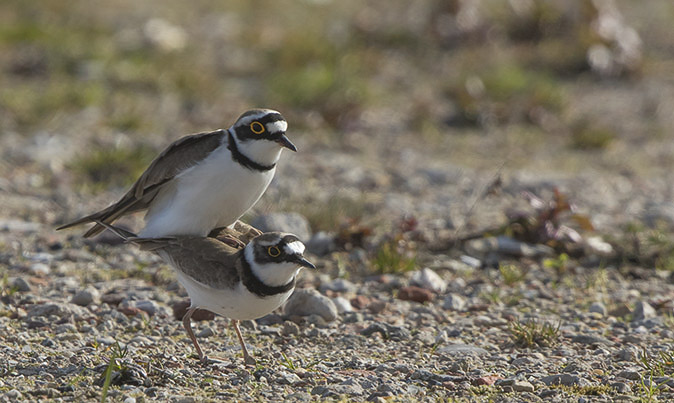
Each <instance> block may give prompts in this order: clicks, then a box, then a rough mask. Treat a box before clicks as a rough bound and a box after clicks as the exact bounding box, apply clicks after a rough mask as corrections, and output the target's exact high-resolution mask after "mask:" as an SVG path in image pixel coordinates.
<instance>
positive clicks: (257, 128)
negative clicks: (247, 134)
mask: <svg viewBox="0 0 674 403" xmlns="http://www.w3.org/2000/svg"><path fill="white" fill-rule="evenodd" d="M250 130H251V131H252V132H253V133H255V134H262V133H264V125H263V124H262V123H260V122H258V121H257V120H256V121H255V122H253V123H251V124H250Z"/></svg>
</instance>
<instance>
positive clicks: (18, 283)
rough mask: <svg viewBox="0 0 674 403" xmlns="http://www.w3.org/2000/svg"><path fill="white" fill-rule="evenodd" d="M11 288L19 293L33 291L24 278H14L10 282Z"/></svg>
mask: <svg viewBox="0 0 674 403" xmlns="http://www.w3.org/2000/svg"><path fill="white" fill-rule="evenodd" d="M9 286H10V287H11V288H14V289H16V290H17V291H19V292H28V291H30V290H31V287H30V284H28V281H26V279H25V278H23V277H14V278H12V279H10V280H9Z"/></svg>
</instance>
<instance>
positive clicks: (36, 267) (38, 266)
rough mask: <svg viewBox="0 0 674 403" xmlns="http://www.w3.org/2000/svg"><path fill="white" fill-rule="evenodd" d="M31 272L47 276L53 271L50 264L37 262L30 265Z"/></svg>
mask: <svg viewBox="0 0 674 403" xmlns="http://www.w3.org/2000/svg"><path fill="white" fill-rule="evenodd" d="M29 270H30V272H31V273H33V274H35V275H36V276H46V275H48V274H49V273H50V272H51V268H50V267H49V265H48V264H46V263H42V262H37V263H33V264H32V265H30V269H29Z"/></svg>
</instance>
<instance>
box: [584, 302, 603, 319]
mask: <svg viewBox="0 0 674 403" xmlns="http://www.w3.org/2000/svg"><path fill="white" fill-rule="evenodd" d="M588 311H590V312H594V313H598V314H600V315H601V316H606V314H607V313H608V311H607V309H606V306H605V305H604V304H603V303H601V302H599V301H597V302H593V303H592V305H590V308H589V309H588Z"/></svg>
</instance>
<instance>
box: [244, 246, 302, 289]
mask: <svg viewBox="0 0 674 403" xmlns="http://www.w3.org/2000/svg"><path fill="white" fill-rule="evenodd" d="M241 265H242V266H243V273H241V281H242V282H243V285H244V286H246V288H247V289H248V291H250V292H252V293H253V294H256V295H259V296H261V297H268V296H270V295H277V294H282V293H284V292H288V291H290V290H292V289H293V288H294V287H295V278H294V277H293V279H292V280H290V281H289V282H288V283H287V284H284V285H279V286H276V287H272V286H269V285H267V284H265V283H263V282H262V280H260V279H259V278H258V277H257V276H256V275H255V273H253V270H252V269H251V267H250V264H249V263H248V261H246V257H245V256H242V258H241Z"/></svg>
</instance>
